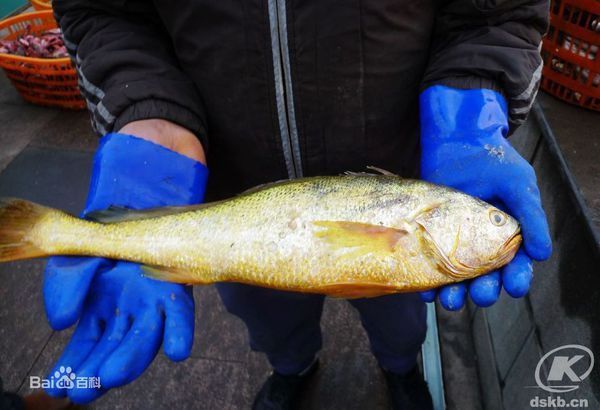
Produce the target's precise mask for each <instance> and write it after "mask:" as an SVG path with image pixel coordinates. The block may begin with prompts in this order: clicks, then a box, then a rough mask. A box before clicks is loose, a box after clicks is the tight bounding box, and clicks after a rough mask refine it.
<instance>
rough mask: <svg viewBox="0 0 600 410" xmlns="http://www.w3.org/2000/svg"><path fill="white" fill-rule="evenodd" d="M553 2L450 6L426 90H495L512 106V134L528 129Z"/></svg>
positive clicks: (441, 18) (451, 1)
mask: <svg viewBox="0 0 600 410" xmlns="http://www.w3.org/2000/svg"><path fill="white" fill-rule="evenodd" d="M548 10H549V0H447V1H444V2H443V4H442V5H441V7H440V9H439V10H438V15H437V18H436V27H435V32H434V38H433V42H432V45H431V47H432V49H431V57H430V60H429V65H428V67H427V69H426V72H425V76H424V78H423V83H422V88H423V89H425V88H427V87H429V86H432V85H436V84H440V85H446V86H449V87H455V88H468V89H469V88H490V89H493V90H495V91H498V92H500V93H502V94H503V95H504V96H505V97H506V99H507V101H508V104H509V116H510V124H511V131H514V129H515V128H516V126H518V125H519V124H521V123H523V122H524V121H525V119H526V117H527V114H528V113H529V110H530V109H531V105H532V104H533V100H534V99H535V96H536V93H537V90H538V87H539V83H540V78H541V74H542V64H543V63H542V59H541V56H540V48H541V40H542V36H543V34H544V33H545V32H546V30H547V27H548Z"/></svg>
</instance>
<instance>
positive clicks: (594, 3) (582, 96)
mask: <svg viewBox="0 0 600 410" xmlns="http://www.w3.org/2000/svg"><path fill="white" fill-rule="evenodd" d="M542 58H543V60H544V70H543V76H542V84H541V87H542V89H544V90H545V91H546V92H548V93H550V94H552V95H554V96H556V97H558V98H560V99H562V100H564V101H567V102H569V103H571V104H575V105H579V106H581V107H585V108H589V109H592V110H596V111H600V0H553V1H552V5H551V7H550V29H549V31H548V34H547V35H546V37H545V38H544V41H543V45H542Z"/></svg>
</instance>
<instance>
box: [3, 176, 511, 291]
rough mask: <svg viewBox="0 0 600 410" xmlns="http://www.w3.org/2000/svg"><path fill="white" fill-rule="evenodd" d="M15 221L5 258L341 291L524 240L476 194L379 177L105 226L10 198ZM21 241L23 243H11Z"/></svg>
mask: <svg viewBox="0 0 600 410" xmlns="http://www.w3.org/2000/svg"><path fill="white" fill-rule="evenodd" d="M121 214H122V215H121ZM9 218H11V219H13V220H18V221H21V222H19V223H20V225H19V226H20V227H19V229H20V230H21V237H19V238H14V237H9V236H10V235H9V234H7V233H6V231H8V228H0V261H2V260H14V259H16V258H24V257H39V256H46V255H56V254H61V255H89V256H103V257H108V258H113V259H122V260H129V261H133V262H139V263H141V264H143V265H144V267H143V269H144V272H145V273H146V275H148V276H150V277H153V278H156V279H160V280H165V281H172V282H179V283H189V284H207V283H214V282H240V283H247V284H253V285H258V286H264V287H269V288H276V289H282V290H293V291H300V292H311V293H322V294H327V295H332V296H340V297H368V296H378V295H382V294H388V293H396V292H412V291H418V290H425V289H429V288H433V287H438V286H441V285H444V284H448V283H452V282H457V281H460V280H464V279H468V278H472V277H476V276H479V275H481V274H483V273H486V272H489V271H491V270H493V269H495V268H497V267H499V266H501V265H502V264H505V263H507V262H508V261H510V259H512V257H513V256H514V254H515V252H516V250H517V248H518V246H519V244H520V241H521V237H520V234H519V225H518V223H517V222H516V221H515V220H514V219H513V218H512V217H510V216H509V215H507V214H505V213H503V212H502V211H500V210H498V209H496V208H494V207H493V206H491V205H489V204H487V203H485V202H483V201H480V200H479V199H476V198H473V197H470V196H468V195H466V194H464V193H461V192H458V191H456V190H453V189H451V188H447V187H442V186H437V185H434V184H430V183H427V182H424V181H418V180H409V179H402V178H400V177H397V176H394V175H372V174H353V175H344V176H330V177H313V178H304V179H297V180H290V181H281V182H277V183H273V184H269V185H265V186H261V187H257V188H254V189H252V190H250V191H247V192H246V193H243V194H241V195H239V196H237V197H234V198H231V199H228V200H225V201H220V202H215V203H212V204H206V205H200V206H195V207H176V208H164V209H158V210H150V211H147V212H144V211H132V212H129V213H123V211H122V210H108V211H105V212H103V213H101V214H100V215H97V216H96V219H98V220H99V221H100V222H95V221H84V220H81V219H78V218H76V217H73V216H70V215H67V214H65V213H63V212H60V211H57V210H52V209H49V208H45V207H41V206H39V205H35V204H31V203H29V202H26V201H21V200H9V201H4V202H3V205H2V206H1V207H0V222H2V221H7V220H9ZM102 222H104V223H102ZM0 226H2V225H1V224H0ZM13 231H14V229H13ZM12 235H13V236H14V232H13V234H12ZM17 239H18V241H19V244H21V245H20V246H18V247H17V248H18V249H20V250H19V251H16V250H15V249H16V248H15V247H14V246H13V247H12V248H10V249H12V251H10V252H9V251H3V250H2V249H4V248H2V244H3V243H4V242H13V243H14V242H15V241H16V240H17ZM5 249H9V248H7V247H5ZM3 253H4V255H3Z"/></svg>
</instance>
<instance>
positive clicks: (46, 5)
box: [29, 0, 52, 10]
mask: <svg viewBox="0 0 600 410" xmlns="http://www.w3.org/2000/svg"><path fill="white" fill-rule="evenodd" d="M29 2H30V3H31V5H32V6H33V8H34V9H36V10H50V9H51V8H52V0H29Z"/></svg>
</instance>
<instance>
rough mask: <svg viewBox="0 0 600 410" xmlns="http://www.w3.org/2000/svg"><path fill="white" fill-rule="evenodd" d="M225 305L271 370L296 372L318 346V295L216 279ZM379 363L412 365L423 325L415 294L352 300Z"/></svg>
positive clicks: (401, 368) (398, 368) (395, 367)
mask: <svg viewBox="0 0 600 410" xmlns="http://www.w3.org/2000/svg"><path fill="white" fill-rule="evenodd" d="M217 289H218V291H219V294H220V295H221V299H222V300H223V303H224V304H225V307H226V308H227V310H228V311H229V312H230V313H232V314H234V315H236V316H237V317H239V318H240V319H242V320H243V321H244V323H245V324H246V327H247V328H248V334H249V336H250V347H251V348H252V349H253V350H256V351H259V352H263V353H265V354H266V355H267V357H268V359H269V362H270V363H271V365H272V366H273V368H274V369H275V370H277V371H278V372H280V373H283V374H296V373H299V372H301V371H302V370H304V369H305V368H306V367H308V366H309V365H310V363H311V362H312V361H313V360H314V358H315V355H316V354H317V352H318V351H319V350H320V349H321V344H322V340H321V327H320V320H321V312H322V310H323V301H324V297H323V296H321V295H311V294H303V293H293V292H283V291H278V290H272V289H265V288H260V287H256V286H249V285H242V284H238V283H219V284H217ZM349 302H350V304H351V305H352V306H353V307H354V308H355V309H356V310H358V312H359V313H360V317H361V321H362V325H363V327H364V328H365V330H366V331H367V334H368V335H369V341H370V343H371V350H372V352H373V354H374V355H375V357H376V358H377V360H378V362H379V364H380V366H381V367H383V368H385V369H387V370H390V371H392V372H395V373H400V374H403V373H406V372H407V371H408V370H410V369H412V368H413V367H414V366H415V364H416V359H417V354H418V353H419V350H420V348H421V344H422V343H423V341H424V340H425V332H426V329H427V322H426V309H425V304H424V303H423V302H422V301H421V299H420V298H419V295H417V294H413V293H410V294H395V295H387V296H381V297H377V298H370V299H353V300H350V301H349Z"/></svg>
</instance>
